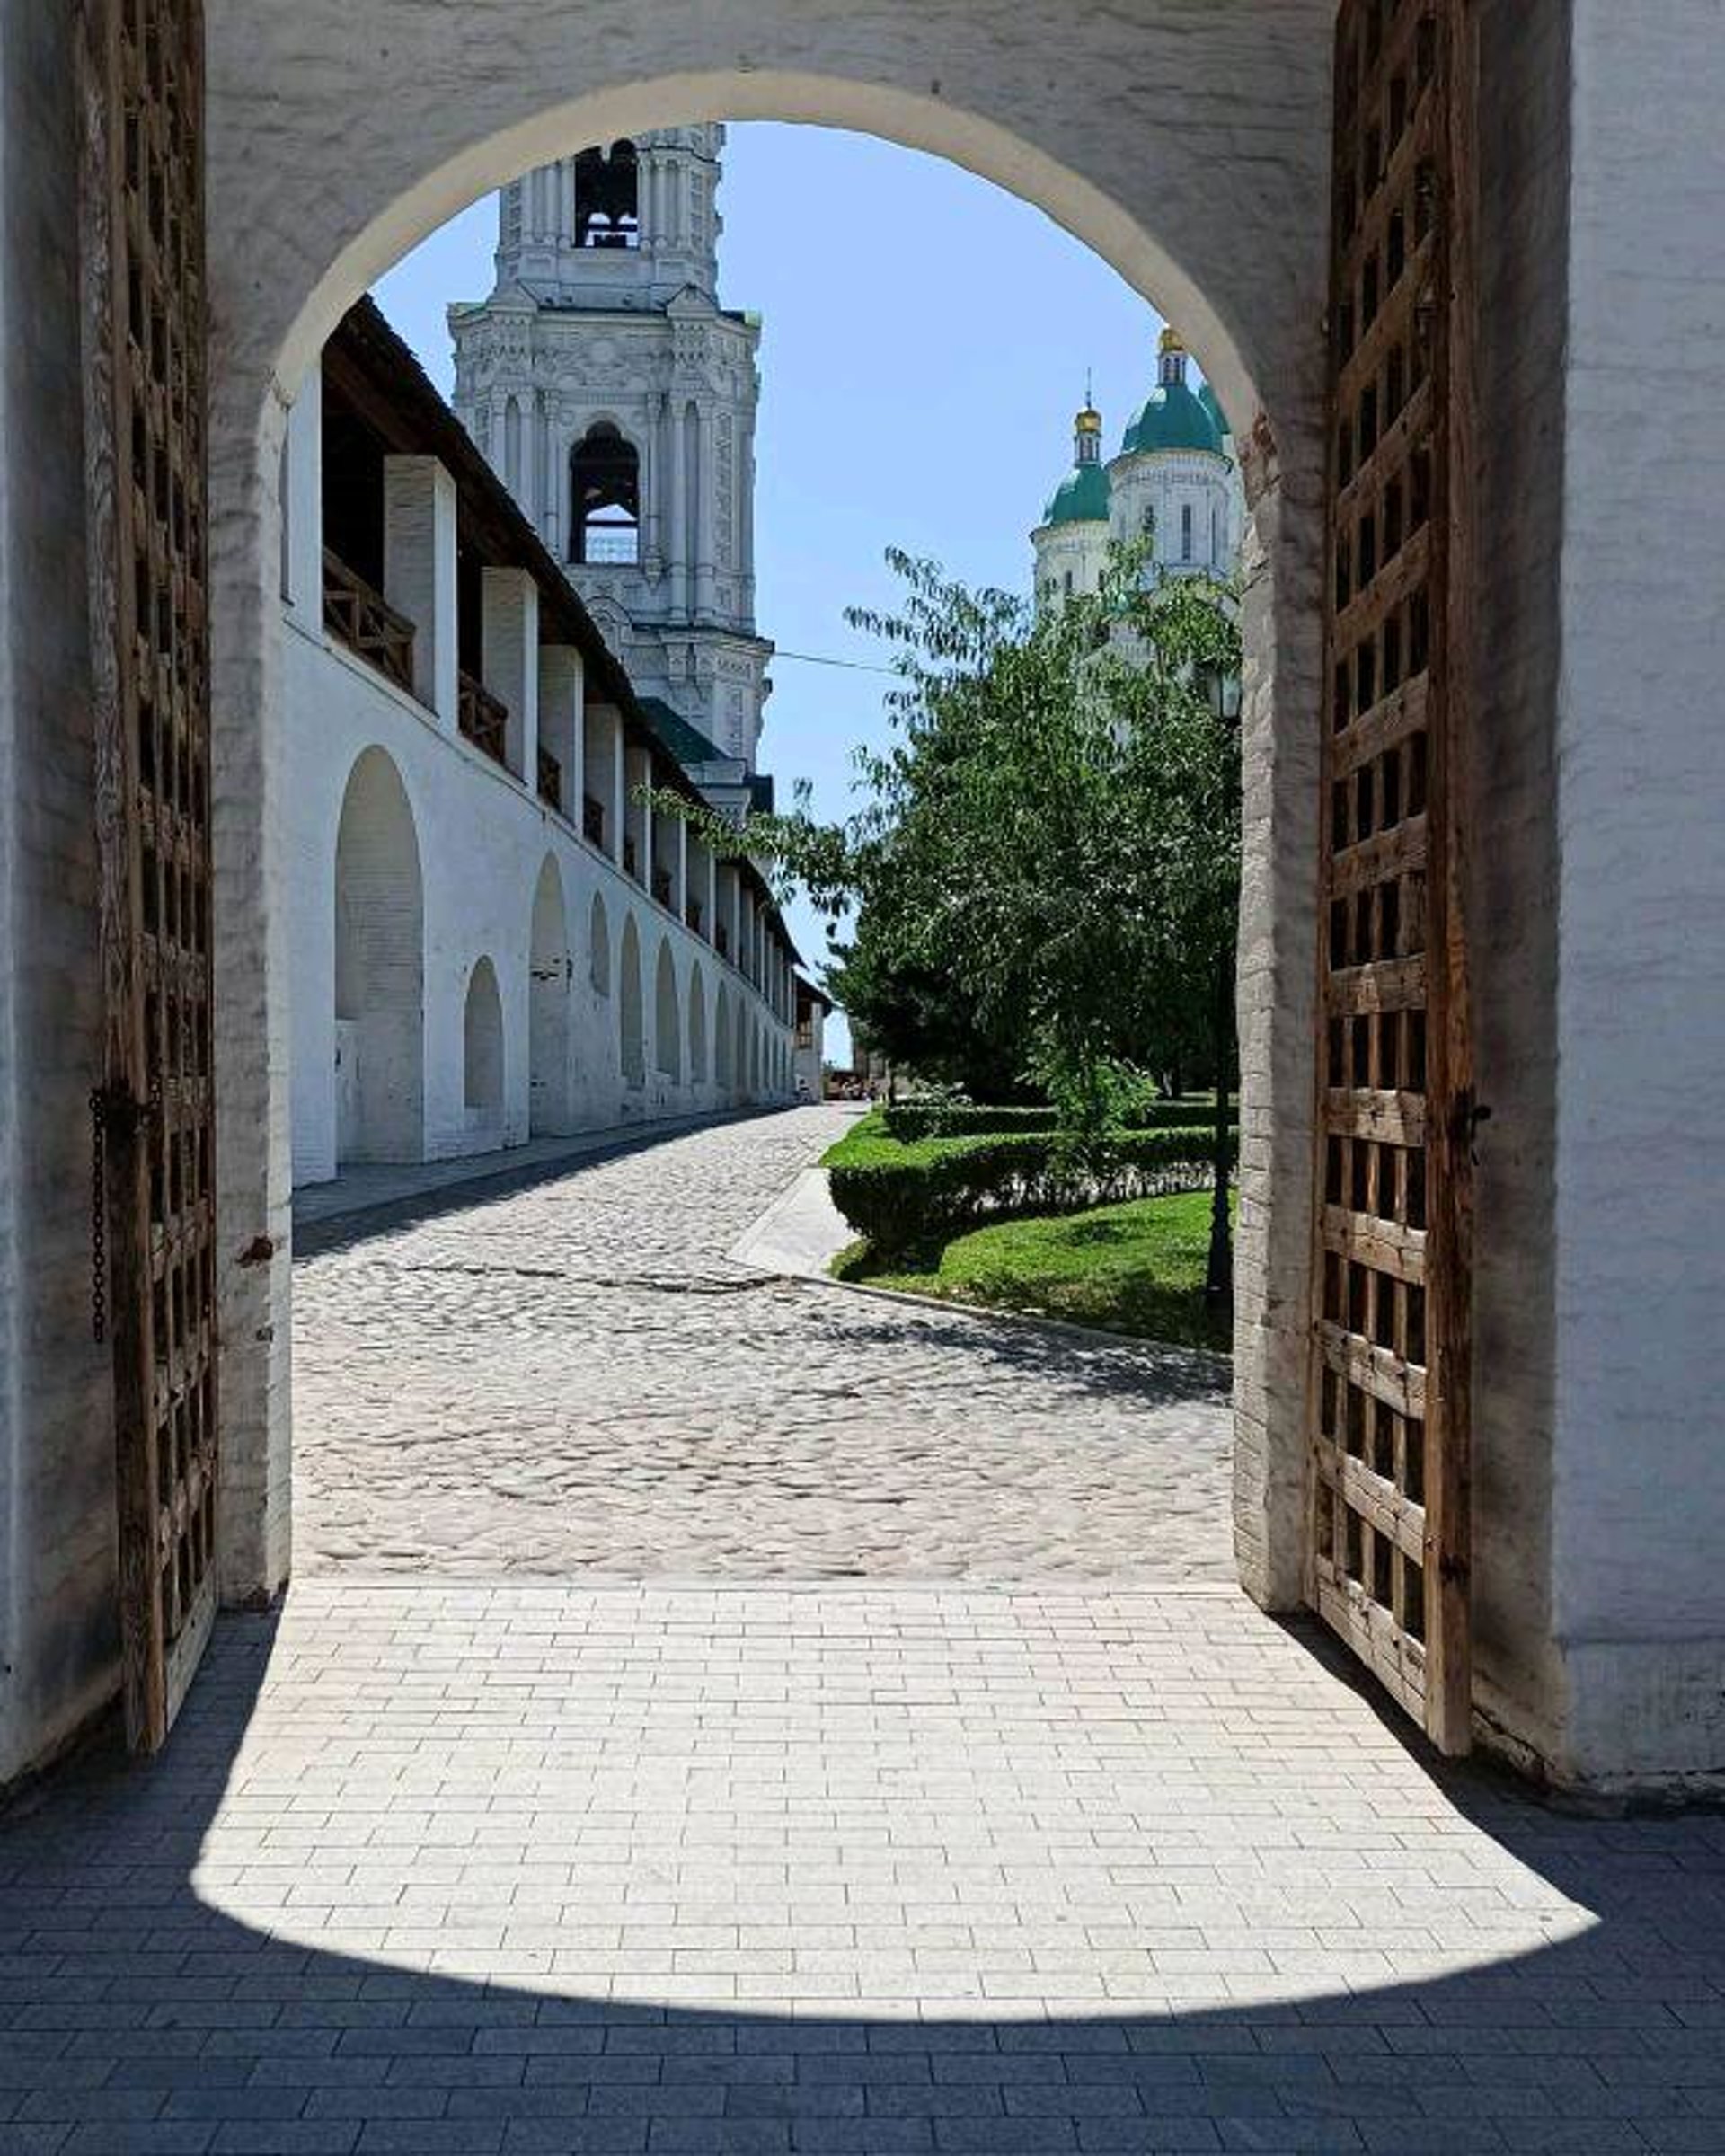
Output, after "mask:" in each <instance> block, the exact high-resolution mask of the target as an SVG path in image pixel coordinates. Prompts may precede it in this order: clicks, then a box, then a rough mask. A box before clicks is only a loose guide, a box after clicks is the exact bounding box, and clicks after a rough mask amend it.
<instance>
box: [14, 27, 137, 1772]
mask: <svg viewBox="0 0 1725 2156" xmlns="http://www.w3.org/2000/svg"><path fill="white" fill-rule="evenodd" d="M70 12H71V11H69V10H65V9H61V8H33V7H32V8H8V9H6V10H5V12H4V17H0V440H3V441H4V443H5V454H4V456H0V1784H4V1782H5V1781H6V1780H8V1779H10V1778H11V1777H12V1776H13V1775H14V1774H15V1773H17V1772H19V1771H20V1770H21V1769H22V1768H23V1767H25V1766H27V1765H29V1764H30V1763H31V1761H32V1760H33V1759H35V1758H38V1757H40V1755H41V1754H43V1753H45V1752H47V1751H49V1750H51V1749H52V1748H53V1747H54V1746H55V1745H57V1744H58V1743H59V1742H60V1741H61V1740H62V1739H64V1738H65V1737H66V1736H67V1735H68V1734H69V1733H70V1732H71V1731H72V1730H74V1729H75V1728H76V1727H77V1726H78V1725H79V1723H80V1722H82V1721H83V1720H84V1719H86V1718H87V1717H88V1716H89V1715H90V1714H91V1713H92V1712H93V1710H95V1709H96V1708H98V1707H99V1706H100V1705H101V1704H102V1701H104V1700H105V1699H106V1698H107V1697H108V1696H109V1695H110V1694H111V1692H112V1691H113V1689H114V1685H115V1680H116V1675H117V1670H116V1664H115V1657H116V1654H117V1648H118V1631H117V1627H116V1622H115V1614H114V1497H113V1436H112V1428H111V1421H110V1412H109V1383H108V1360H107V1352H106V1350H105V1349H104V1348H102V1347H98V1346H97V1345H96V1344H95V1342H94V1341H93V1339H92V1337H91V1324H90V1277H91V1274H90V1206H89V1197H88V1193H89V1189H90V1111H89V1108H88V1106H87V1101H88V1097H89V1093H90V1089H91V1088H92V1086H93V1085H94V1084H95V1083H96V1082H98V1080H99V1078H100V1076H101V1062H102V1041H101V1018H102V1013H101V1003H100V998H99V994H98V977H97V970H96V929H95V877H96V862H95V833H94V827H93V809H92V792H91V788H92V769H91V748H90V709H89V688H88V665H87V650H88V642H87V632H86V622H87V615H86V609H85V602H84V471H83V456H84V436H83V415H82V399H81V384H82V379H83V376H82V370H81V367H80V365H79V358H78V350H79V344H78V289H77V258H76V252H75V249H74V248H73V247H72V246H70V245H69V244H68V240H69V237H70V232H69V225H68V215H69V212H68V205H69V204H71V203H72V202H74V201H75V198H76V171H77V166H76V160H77V141H78V128H77V112H76V107H75V102H74V98H73V89H72V83H73V77H72V57H73V56H72V50H71V42H70V32H69V30H68V28H67V23H66V20H65V19H64V18H67V17H69V14H70Z"/></svg>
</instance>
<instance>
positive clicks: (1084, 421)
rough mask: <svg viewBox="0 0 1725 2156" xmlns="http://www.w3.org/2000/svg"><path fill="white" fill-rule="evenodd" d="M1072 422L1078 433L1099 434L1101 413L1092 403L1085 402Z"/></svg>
mask: <svg viewBox="0 0 1725 2156" xmlns="http://www.w3.org/2000/svg"><path fill="white" fill-rule="evenodd" d="M1072 423H1073V426H1074V428H1075V429H1076V431H1077V432H1078V433H1080V434H1100V433H1101V431H1102V415H1101V412H1100V411H1097V409H1096V407H1095V406H1094V405H1093V404H1086V405H1085V406H1084V410H1083V411H1081V412H1080V413H1079V414H1078V417H1077V418H1076V419H1075V420H1074V421H1073V422H1072Z"/></svg>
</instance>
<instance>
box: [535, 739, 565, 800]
mask: <svg viewBox="0 0 1725 2156" xmlns="http://www.w3.org/2000/svg"><path fill="white" fill-rule="evenodd" d="M539 799H540V800H542V801H544V804H545V806H546V807H547V808H557V809H561V808H562V805H563V767H562V764H560V763H559V762H558V761H557V759H556V757H555V756H553V755H552V753H551V751H550V750H549V749H548V748H542V749H541V750H540V751H539Z"/></svg>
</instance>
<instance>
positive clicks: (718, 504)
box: [449, 125, 773, 772]
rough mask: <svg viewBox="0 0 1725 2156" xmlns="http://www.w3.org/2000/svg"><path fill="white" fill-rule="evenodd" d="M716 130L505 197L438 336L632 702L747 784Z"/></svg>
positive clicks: (606, 158)
mask: <svg viewBox="0 0 1725 2156" xmlns="http://www.w3.org/2000/svg"><path fill="white" fill-rule="evenodd" d="M724 134H725V131H724V129H723V128H722V127H720V126H717V125H709V126H702V127H693V128H661V129H659V130H657V131H655V132H653V133H651V134H644V135H641V136H639V137H636V138H635V139H634V140H632V141H623V142H615V143H611V144H608V145H606V146H605V147H603V148H600V149H589V150H583V151H581V152H580V153H579V155H576V156H572V157H564V158H560V159H559V160H558V162H557V163H555V164H549V165H544V166H541V167H540V168H539V169H538V170H537V171H535V172H528V173H526V174H525V175H524V176H523V177H522V178H521V179H519V180H517V181H513V182H512V183H511V184H510V185H509V187H506V188H505V189H504V190H503V191H502V193H501V194H500V197H499V198H498V249H497V281H496V284H495V287H494V288H493V290H492V292H491V296H490V297H489V298H488V299H484V300H481V301H478V302H476V303H471V304H462V305H455V306H452V307H451V308H450V310H449V327H450V332H451V335H452V336H453V338H454V340H455V347H456V394H455V404H456V411H457V412H458V413H459V415H460V417H461V419H462V420H463V421H464V424H465V425H466V428H467V430H468V432H469V433H470V434H471V435H472V436H473V439H474V440H475V441H476V442H477V443H478V445H479V446H480V448H481V449H482V450H483V451H484V453H485V454H486V455H487V456H488V457H489V458H490V459H491V463H492V464H493V465H494V466H495V467H496V468H497V470H498V471H499V472H500V473H501V474H502V477H503V479H504V480H505V482H507V483H508V485H509V488H510V490H511V491H512V492H513V493H514V495H515V497H516V499H517V501H519V503H520V504H521V507H522V508H523V509H524V510H525V511H526V514H527V516H528V517H530V518H531V519H532V521H533V523H534V524H535V526H536V527H537V529H538V531H539V534H540V536H541V537H542V538H543V539H544V543H545V544H546V546H547V547H548V548H549V549H550V550H551V552H552V553H553V555H554V556H555V557H556V559H557V560H558V561H561V562H562V563H563V564H564V566H565V568H566V570H567V571H568V573H569V576H570V579H571V582H573V583H574V585H575V586H576V588H577V589H578V590H579V592H580V593H581V596H583V598H585V599H586V601H587V603H588V607H589V609H590V610H591V612H592V614H593V616H594V619H595V620H596V621H597V623H598V625H599V628H600V630H601V631H602V632H604V634H605V637H606V641H607V642H609V643H610V645H611V647H612V649H613V650H614V651H615V654H616V656H617V658H619V659H620V660H622V662H623V664H624V666H625V667H627V668H628V670H629V673H630V675H631V676H632V679H633V681H634V683H635V685H636V687H637V689H638V690H639V691H640V692H641V694H642V696H644V697H648V698H653V697H658V698H659V699H662V701H663V702H665V703H666V704H668V706H669V707H670V709H671V710H672V711H674V712H676V714H677V717H679V718H680V719H682V720H685V721H686V723H687V724H688V725H690V726H692V727H694V729H696V730H697V731H698V732H700V733H701V734H703V735H705V736H706V737H707V738H708V739H709V740H710V741H711V742H712V743H713V744H714V745H715V746H716V747H717V748H718V749H719V751H720V753H721V755H722V756H723V757H725V758H727V759H730V758H737V759H740V760H741V761H742V763H743V764H745V765H746V767H747V770H749V771H751V772H752V771H753V770H754V768H755V760H756V747H757V744H758V741H759V738H760V730H761V715H762V710H763V707H764V705H765V700H766V695H767V692H768V684H767V681H766V664H767V660H768V659H769V658H770V657H771V655H772V649H773V647H772V645H771V644H770V643H768V642H767V641H765V638H763V637H760V636H757V635H756V631H755V411H756V401H757V398H758V394H759V389H760V376H759V373H758V370H757V367H756V346H757V345H758V343H759V340H760V325H759V323H758V322H757V321H756V320H754V319H752V318H751V317H749V316H747V315H746V314H738V313H736V312H734V311H732V310H730V309H727V308H723V307H721V305H719V297H718V252H717V250H718V237H719V232H720V229H721V224H720V217H719V214H718V209H717V208H716V203H715V197H716V195H717V192H718V188H719V181H720V169H721V152H722V149H723V146H724Z"/></svg>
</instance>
